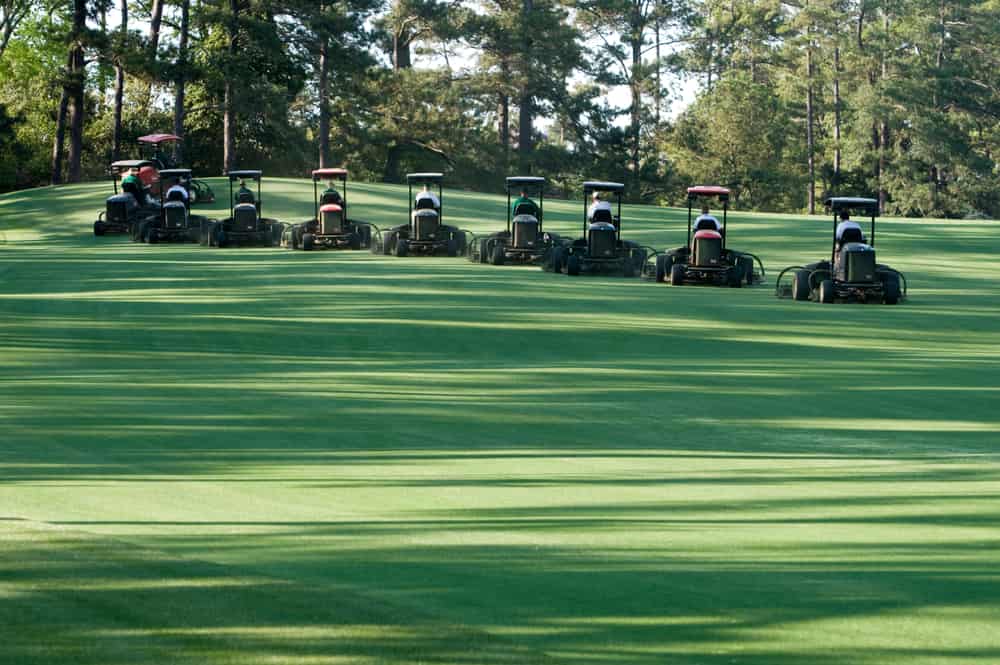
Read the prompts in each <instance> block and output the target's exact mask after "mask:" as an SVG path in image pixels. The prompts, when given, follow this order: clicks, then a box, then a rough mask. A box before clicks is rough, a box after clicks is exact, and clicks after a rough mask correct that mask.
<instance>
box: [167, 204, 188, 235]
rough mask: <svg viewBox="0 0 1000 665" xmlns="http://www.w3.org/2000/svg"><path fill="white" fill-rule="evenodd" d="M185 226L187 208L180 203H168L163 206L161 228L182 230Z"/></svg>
mask: <svg viewBox="0 0 1000 665" xmlns="http://www.w3.org/2000/svg"><path fill="white" fill-rule="evenodd" d="M186 226H187V207H186V206H185V205H184V204H183V203H181V202H180V201H168V202H166V203H164V204H163V227H164V228H167V229H183V228H184V227H186Z"/></svg>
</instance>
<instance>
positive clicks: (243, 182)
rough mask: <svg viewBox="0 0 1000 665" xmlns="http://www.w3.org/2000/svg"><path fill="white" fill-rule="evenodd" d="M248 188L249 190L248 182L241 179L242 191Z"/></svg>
mask: <svg viewBox="0 0 1000 665" xmlns="http://www.w3.org/2000/svg"><path fill="white" fill-rule="evenodd" d="M246 188H247V181H246V180H244V179H243V178H240V189H246Z"/></svg>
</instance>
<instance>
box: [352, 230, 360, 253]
mask: <svg viewBox="0 0 1000 665" xmlns="http://www.w3.org/2000/svg"><path fill="white" fill-rule="evenodd" d="M350 246H351V249H361V236H359V235H358V232H357V231H355V232H354V233H352V234H351V240H350Z"/></svg>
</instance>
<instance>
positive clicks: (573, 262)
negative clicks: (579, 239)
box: [566, 254, 580, 276]
mask: <svg viewBox="0 0 1000 665" xmlns="http://www.w3.org/2000/svg"><path fill="white" fill-rule="evenodd" d="M566 274H567V275H573V276H576V275H579V274H580V257H579V256H577V255H576V254H570V255H569V258H568V259H566Z"/></svg>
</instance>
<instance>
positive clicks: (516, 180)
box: [507, 175, 545, 189]
mask: <svg viewBox="0 0 1000 665" xmlns="http://www.w3.org/2000/svg"><path fill="white" fill-rule="evenodd" d="M544 184H545V178H543V177H541V176H533V175H512V176H509V177H508V178H507V189H517V188H518V187H541V186H542V185H544Z"/></svg>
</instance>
